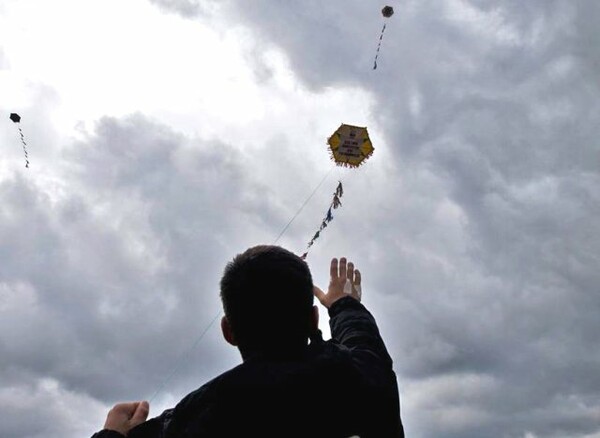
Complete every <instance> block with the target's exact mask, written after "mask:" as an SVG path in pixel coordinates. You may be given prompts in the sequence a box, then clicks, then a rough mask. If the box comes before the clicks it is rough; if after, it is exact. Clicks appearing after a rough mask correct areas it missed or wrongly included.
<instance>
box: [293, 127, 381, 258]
mask: <svg viewBox="0 0 600 438" xmlns="http://www.w3.org/2000/svg"><path fill="white" fill-rule="evenodd" d="M327 144H328V145H329V152H330V153H331V159H332V160H333V161H334V162H335V164H336V165H338V166H342V167H350V168H357V167H359V166H360V165H361V164H363V163H364V161H365V160H366V159H368V158H369V157H370V156H371V155H372V154H373V151H374V150H375V149H374V148H373V144H372V143H371V140H370V139H369V133H368V132H367V128H361V127H359V126H352V125H346V124H342V125H341V126H340V127H339V128H338V129H337V130H336V131H335V132H334V133H333V135H332V136H331V137H329V139H328V140H327ZM342 196H344V186H343V185H342V182H341V181H339V182H338V185H337V187H336V189H335V192H334V193H333V199H332V201H331V204H330V205H329V209H328V210H327V214H326V215H325V218H324V219H323V221H322V222H321V226H320V227H319V229H318V230H317V232H316V233H315V234H314V236H313V237H312V239H310V241H309V242H308V245H307V248H306V251H305V252H304V254H302V255H301V256H300V257H301V258H302V259H303V260H305V259H306V257H307V256H308V251H309V249H310V248H311V247H312V246H313V245H314V243H315V241H316V240H317V239H318V238H319V237H321V233H322V232H323V230H324V229H325V228H326V227H327V225H329V223H330V222H331V221H332V220H333V214H332V210H336V209H338V208H339V207H341V206H342V201H341V198H342Z"/></svg>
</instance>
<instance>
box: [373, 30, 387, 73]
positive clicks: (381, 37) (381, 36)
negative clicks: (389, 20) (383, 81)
mask: <svg viewBox="0 0 600 438" xmlns="http://www.w3.org/2000/svg"><path fill="white" fill-rule="evenodd" d="M385 25H386V23H383V28H382V29H381V35H379V44H377V51H376V52H375V62H374V63H373V70H377V58H378V57H379V49H381V40H383V33H384V32H385Z"/></svg>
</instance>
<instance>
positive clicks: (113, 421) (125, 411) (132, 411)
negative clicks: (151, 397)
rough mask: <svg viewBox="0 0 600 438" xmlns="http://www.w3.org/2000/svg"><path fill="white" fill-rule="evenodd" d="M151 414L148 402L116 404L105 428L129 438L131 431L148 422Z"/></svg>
mask: <svg viewBox="0 0 600 438" xmlns="http://www.w3.org/2000/svg"><path fill="white" fill-rule="evenodd" d="M149 412H150V405H149V404H148V402H147V401H142V402H131V403H119V404H116V405H115V406H114V407H113V408H112V409H111V410H110V411H109V412H108V415H107V416H106V423H104V428H105V429H108V430H114V431H115V432H119V433H120V434H122V435H125V436H127V434H128V433H129V431H130V430H131V429H133V428H134V427H135V426H137V425H138V424H142V423H143V422H144V421H146V418H148V413H149Z"/></svg>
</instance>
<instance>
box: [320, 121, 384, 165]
mask: <svg viewBox="0 0 600 438" xmlns="http://www.w3.org/2000/svg"><path fill="white" fill-rule="evenodd" d="M327 144H329V152H330V153H331V158H332V159H333V161H334V162H335V164H336V165H338V166H343V167H358V166H360V165H361V164H363V162H364V161H365V160H366V159H367V158H369V157H370V156H371V154H373V150H374V149H373V144H372V143H371V140H370V139H369V133H368V132H367V128H361V127H359V126H352V125H346V124H342V125H341V126H340V127H339V128H338V129H337V131H335V132H334V133H333V135H332V136H331V137H329V139H328V140H327Z"/></svg>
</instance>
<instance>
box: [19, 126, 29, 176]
mask: <svg viewBox="0 0 600 438" xmlns="http://www.w3.org/2000/svg"><path fill="white" fill-rule="evenodd" d="M18 128H19V134H21V143H23V152H24V153H25V167H27V168H29V155H28V154H27V143H25V136H24V135H23V131H22V130H21V127H20V126H18Z"/></svg>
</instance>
